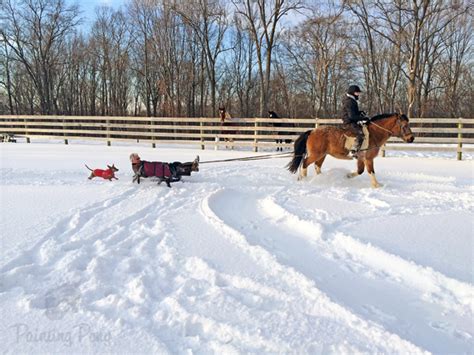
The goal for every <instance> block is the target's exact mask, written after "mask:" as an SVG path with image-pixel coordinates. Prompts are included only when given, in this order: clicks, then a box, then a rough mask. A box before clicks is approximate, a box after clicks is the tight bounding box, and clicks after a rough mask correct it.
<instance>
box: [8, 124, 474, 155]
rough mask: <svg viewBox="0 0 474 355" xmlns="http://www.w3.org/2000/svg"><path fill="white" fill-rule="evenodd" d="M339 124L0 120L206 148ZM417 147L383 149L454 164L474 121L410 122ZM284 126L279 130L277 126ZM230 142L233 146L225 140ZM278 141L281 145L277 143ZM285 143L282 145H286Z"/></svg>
mask: <svg viewBox="0 0 474 355" xmlns="http://www.w3.org/2000/svg"><path fill="white" fill-rule="evenodd" d="M339 123H340V120H339V119H319V118H312V119H296V118H292V119H288V118H277V119H275V118H273V119H272V118H240V119H233V120H231V121H230V122H228V123H226V125H222V124H221V122H220V119H219V118H204V117H179V118H178V117H105V116H8V115H5V116H0V135H1V137H3V140H8V138H12V137H25V138H26V140H27V142H30V140H31V139H34V138H41V139H45V138H46V139H63V140H64V142H65V143H66V144H68V141H69V140H72V139H80V140H85V139H93V140H103V141H106V142H107V144H108V145H110V144H111V142H114V141H139V142H149V143H151V144H152V146H153V147H155V146H156V144H157V143H179V144H193V145H200V146H201V148H202V149H205V147H206V146H211V147H218V146H232V147H249V146H250V147H253V149H254V150H255V151H257V150H258V148H264V147H274V148H276V147H291V146H292V143H289V140H292V141H294V140H295V139H296V138H297V137H298V135H299V134H300V133H302V132H304V131H306V130H308V129H312V128H315V127H318V126H320V125H332V124H339ZM410 124H411V126H412V131H413V132H414V133H415V136H416V139H415V142H416V143H427V144H429V145H419V144H411V145H405V144H400V143H401V141H400V139H398V138H391V139H390V140H389V141H388V144H387V145H386V146H384V147H383V148H382V150H381V154H382V155H385V151H387V150H404V151H405V150H415V151H416V150H428V151H452V152H456V153H457V158H458V160H461V159H462V154H463V152H474V148H473V147H472V146H466V144H473V143H474V119H472V118H412V119H410ZM282 125H283V126H286V127H281V126H282ZM229 140H232V141H229ZM276 140H283V142H278V143H277V141H276ZM285 141H286V142H285Z"/></svg>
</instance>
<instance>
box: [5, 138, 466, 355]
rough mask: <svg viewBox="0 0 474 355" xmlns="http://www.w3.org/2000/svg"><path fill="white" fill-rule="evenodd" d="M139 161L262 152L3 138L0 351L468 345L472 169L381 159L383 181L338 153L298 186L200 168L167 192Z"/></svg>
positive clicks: (259, 164)
mask: <svg viewBox="0 0 474 355" xmlns="http://www.w3.org/2000/svg"><path fill="white" fill-rule="evenodd" d="M131 152H138V153H139V154H140V155H141V157H142V158H143V159H146V160H163V161H175V160H181V161H190V160H192V159H194V157H195V156H196V155H197V154H199V155H200V156H201V160H202V161H205V160H214V159H222V158H232V157H239V156H250V155H253V154H254V153H250V152H238V151H223V150H219V151H214V150H205V151H201V150H198V149H192V148H187V149H186V148H176V147H174V148H173V147H158V148H157V149H152V148H149V147H148V146H144V145H141V146H140V145H136V146H126V145H120V146H118V145H114V146H112V147H107V146H104V145H97V144H77V143H74V142H73V143H72V144H70V145H67V146H66V145H63V144H57V143H55V144H54V143H32V144H1V145H0V153H1V166H0V168H1V170H0V173H1V180H0V186H1V195H0V202H1V207H0V213H1V221H0V222H1V229H0V231H1V238H2V253H1V261H0V306H1V312H2V314H1V318H2V322H1V328H0V334H1V335H0V350H1V352H2V353H4V352H6V353H12V354H17V353H32V354H33V353H34V354H37V353H44V352H47V353H63V354H64V353H92V352H108V353H179V354H181V353H219V354H228V353H248V352H251V353H309V354H328V353H355V352H372V353H373V352H378V353H380V352H382V353H421V352H433V353H440V354H441V353H442V354H446V353H473V345H474V341H473V336H474V324H473V313H474V301H473V297H474V286H473V283H474V282H473V275H474V270H473V265H474V264H473V258H474V249H473V236H474V228H473V220H474V219H473V205H474V199H473V193H474V187H473V173H474V162H473V160H468V161H456V160H454V159H453V158H449V159H446V158H443V157H440V158H435V157H433V156H431V159H426V158H423V157H410V156H402V155H403V153H402V152H396V153H391V156H390V157H388V158H378V159H376V161H375V169H376V172H377V177H378V179H379V181H380V182H381V183H382V184H383V185H384V186H383V187H382V188H380V189H372V188H370V187H369V186H370V181H369V178H368V176H367V175H366V174H364V175H362V176H360V177H357V178H354V179H350V180H349V179H347V178H346V177H345V175H346V174H347V173H348V172H349V171H351V170H353V168H354V162H351V161H341V160H335V159H331V158H328V159H327V161H326V163H325V165H324V166H323V174H322V175H319V176H317V177H315V176H314V173H313V171H312V170H310V171H309V173H310V176H309V177H308V179H307V180H306V181H300V182H297V181H296V178H295V176H293V175H291V174H289V173H288V172H287V171H286V170H285V169H284V168H283V167H284V165H285V164H286V163H287V160H288V159H273V160H264V161H249V162H239V163H235V162H232V163H231V162H229V163H221V164H206V165H205V164H202V165H201V171H200V172H199V173H193V175H192V176H191V177H188V178H185V183H176V184H174V185H173V188H172V189H169V188H167V187H166V186H164V185H161V186H156V182H153V181H150V180H143V183H142V184H141V185H139V186H138V185H133V184H132V183H131V176H132V173H131V169H130V164H129V161H128V156H129V154H130V153H131ZM399 153H400V154H401V155H400V156H398V157H397V156H396V154H399ZM259 154H262V153H259ZM423 154H428V153H423ZM392 155H393V156H392ZM84 163H86V164H87V165H89V166H91V167H94V168H99V167H100V168H103V167H105V165H106V164H107V163H109V164H110V163H115V165H116V166H118V167H119V169H120V171H119V172H118V175H117V176H118V177H119V179H120V180H118V181H114V182H109V181H103V180H99V179H95V180H93V181H89V180H87V176H88V174H89V171H88V170H87V169H86V168H85V167H84Z"/></svg>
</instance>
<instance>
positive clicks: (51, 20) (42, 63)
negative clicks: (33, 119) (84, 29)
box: [1, 0, 79, 114]
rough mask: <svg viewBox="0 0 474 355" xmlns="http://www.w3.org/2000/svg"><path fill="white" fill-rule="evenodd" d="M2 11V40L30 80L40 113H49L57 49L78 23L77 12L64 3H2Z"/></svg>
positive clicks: (41, 0)
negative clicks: (22, 66)
mask: <svg viewBox="0 0 474 355" xmlns="http://www.w3.org/2000/svg"><path fill="white" fill-rule="evenodd" d="M1 11H2V22H3V23H4V27H3V28H2V30H1V31H2V37H3V38H4V40H5V41H6V43H7V45H8V46H9V47H10V49H11V50H12V52H14V53H15V55H16V57H17V59H18V60H19V61H20V62H21V63H22V64H23V65H24V66H25V68H26V71H27V73H28V75H29V76H30V77H31V79H32V81H33V83H34V85H35V88H36V91H37V94H38V97H39V99H40V109H41V113H42V114H51V113H52V112H53V107H54V100H55V98H54V86H55V80H56V77H55V72H56V69H57V67H58V66H59V65H61V63H60V62H59V61H58V58H59V52H60V48H61V46H62V45H63V44H64V41H65V40H66V38H67V36H68V35H70V34H71V33H72V32H73V30H74V28H75V26H76V25H77V24H78V23H79V9H78V7H77V6H76V5H71V6H67V5H66V2H65V1H64V0H19V1H18V2H17V3H16V4H14V2H13V1H12V0H5V1H4V2H2V4H1Z"/></svg>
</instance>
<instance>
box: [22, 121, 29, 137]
mask: <svg viewBox="0 0 474 355" xmlns="http://www.w3.org/2000/svg"><path fill="white" fill-rule="evenodd" d="M23 121H25V123H26V118H25V119H24V120H23ZM25 136H27V137H26V143H30V137H28V126H27V125H26V124H25Z"/></svg>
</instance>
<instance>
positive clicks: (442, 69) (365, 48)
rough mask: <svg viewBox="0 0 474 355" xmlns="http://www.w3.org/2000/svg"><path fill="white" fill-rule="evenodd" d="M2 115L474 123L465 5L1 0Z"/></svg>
mask: <svg viewBox="0 0 474 355" xmlns="http://www.w3.org/2000/svg"><path fill="white" fill-rule="evenodd" d="M0 9H1V22H2V26H1V29H0V31H1V36H0V40H1V49H0V50H1V52H0V56H1V63H0V66H1V71H0V81H1V82H0V113H1V114H61V115H94V116H97V115H146V116H170V117H180V116H207V117H209V116H216V115H217V111H218V107H219V106H225V107H226V109H227V111H228V112H230V113H231V114H232V116H235V117H253V116H267V111H268V110H273V111H276V112H278V114H279V115H280V116H286V117H334V116H336V115H337V114H338V112H339V106H340V102H341V99H342V97H343V95H344V92H345V90H346V88H347V86H348V85H350V84H358V85H359V86H361V87H362V88H363V91H364V94H363V98H362V100H361V106H362V108H363V109H364V110H365V111H367V112H369V113H372V114H375V113H381V112H392V111H395V110H403V111H404V112H407V113H408V114H409V116H410V117H461V116H462V117H473V112H474V109H473V108H474V104H473V102H474V89H473V88H474V80H473V65H474V62H473V47H472V44H473V37H472V31H473V27H472V26H473V21H472V8H469V0H466V1H462V0H459V1H455V0H449V1H445V0H353V1H350V0H347V1H331V0H326V1H316V0H230V1H225V0H181V1H178V0H174V1H173V0H130V1H129V2H128V3H127V4H126V5H125V6H123V7H122V8H120V9H118V10H114V9H112V8H110V7H98V8H97V9H96V15H95V18H94V19H93V21H92V26H91V28H90V29H86V30H85V29H84V27H83V25H81V20H82V19H81V12H80V10H81V9H80V8H79V6H78V5H70V4H68V3H66V1H65V0H17V1H13V0H3V1H2V2H1V5H0Z"/></svg>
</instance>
